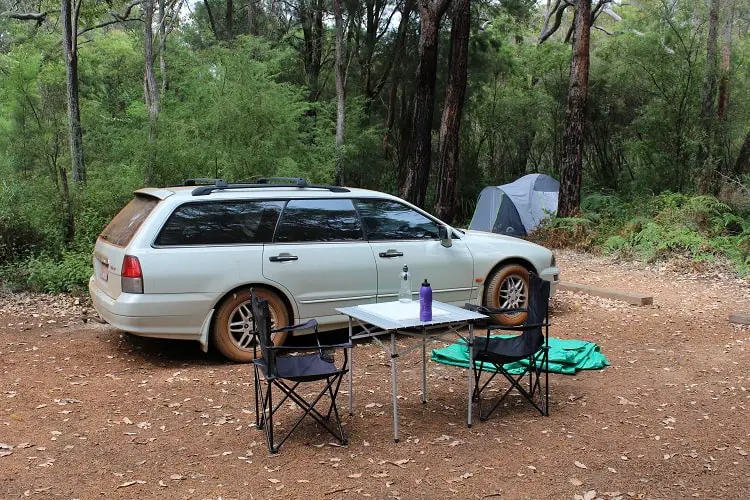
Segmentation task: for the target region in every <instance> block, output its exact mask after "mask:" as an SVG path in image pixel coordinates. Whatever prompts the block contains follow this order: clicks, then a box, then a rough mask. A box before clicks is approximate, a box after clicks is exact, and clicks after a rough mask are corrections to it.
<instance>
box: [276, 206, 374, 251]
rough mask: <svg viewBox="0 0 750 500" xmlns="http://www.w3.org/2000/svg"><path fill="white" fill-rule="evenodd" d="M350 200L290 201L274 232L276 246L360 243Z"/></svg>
mask: <svg viewBox="0 0 750 500" xmlns="http://www.w3.org/2000/svg"><path fill="white" fill-rule="evenodd" d="M363 239H364V235H363V234H362V226H361V224H360V222H359V217H357V211H356V210H355V209H354V205H353V204H352V200H348V199H328V200H290V201H289V203H287V205H286V207H285V208H284V213H283V214H282V215H281V221H279V227H278V229H277V230H276V237H275V239H274V241H275V242H276V243H298V242H307V241H352V240H363Z"/></svg>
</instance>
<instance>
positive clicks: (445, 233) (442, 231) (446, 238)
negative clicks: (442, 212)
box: [438, 225, 453, 248]
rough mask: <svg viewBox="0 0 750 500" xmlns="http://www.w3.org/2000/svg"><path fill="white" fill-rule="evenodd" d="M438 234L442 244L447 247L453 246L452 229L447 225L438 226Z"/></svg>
mask: <svg viewBox="0 0 750 500" xmlns="http://www.w3.org/2000/svg"><path fill="white" fill-rule="evenodd" d="M438 236H439V237H440V244H441V245H443V246H444V247H445V248H450V247H451V246H453V242H451V231H450V229H448V227H447V226H442V225H441V226H438Z"/></svg>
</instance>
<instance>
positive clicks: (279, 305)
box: [212, 288, 289, 363]
mask: <svg viewBox="0 0 750 500" xmlns="http://www.w3.org/2000/svg"><path fill="white" fill-rule="evenodd" d="M254 292H255V295H256V296H258V297H261V298H264V299H266V300H268V309H269V311H270V313H271V326H272V328H283V327H285V326H289V311H287V308H286V305H285V304H284V301H283V300H281V298H280V297H279V296H278V295H277V294H275V293H274V292H272V291H270V290H267V289H265V288H255V289H254ZM250 307H251V306H250V290H249V289H246V290H238V291H236V292H233V293H232V294H231V295H229V296H228V297H227V298H226V299H225V300H224V301H223V302H222V303H221V305H220V306H219V308H218V310H217V311H216V316H215V319H214V327H213V334H212V339H213V344H214V347H216V349H218V350H219V352H220V353H221V354H222V355H224V356H225V357H226V358H228V359H230V360H232V361H236V362H238V363H248V362H250V361H252V360H253V350H254V349H253V347H254V346H255V345H256V343H257V341H258V339H257V336H256V334H255V325H254V323H253V316H252V313H251V310H250ZM286 335H287V332H279V333H274V334H273V335H272V336H271V339H272V340H273V343H274V345H283V344H284V341H285V340H286Z"/></svg>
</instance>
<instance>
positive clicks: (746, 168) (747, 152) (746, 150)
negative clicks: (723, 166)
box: [734, 132, 750, 175]
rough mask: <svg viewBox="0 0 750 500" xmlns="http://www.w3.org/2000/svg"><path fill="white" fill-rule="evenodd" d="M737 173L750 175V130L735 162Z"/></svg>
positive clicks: (735, 172) (735, 171)
mask: <svg viewBox="0 0 750 500" xmlns="http://www.w3.org/2000/svg"><path fill="white" fill-rule="evenodd" d="M734 174H735V175H750V132H748V133H747V134H746V135H745V142H744V143H742V147H741V148H740V154H739V155H737V162H735V164H734Z"/></svg>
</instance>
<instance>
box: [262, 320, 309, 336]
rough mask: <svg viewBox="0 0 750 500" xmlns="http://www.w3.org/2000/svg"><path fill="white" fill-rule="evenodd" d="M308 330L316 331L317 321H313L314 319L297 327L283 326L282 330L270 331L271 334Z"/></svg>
mask: <svg viewBox="0 0 750 500" xmlns="http://www.w3.org/2000/svg"><path fill="white" fill-rule="evenodd" d="M308 328H315V329H317V328H318V321H317V320H314V319H311V320H309V321H306V322H304V323H299V324H297V325H292V326H285V327H284V328H276V329H274V330H272V332H273V333H277V332H291V331H294V330H307V329H308Z"/></svg>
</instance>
